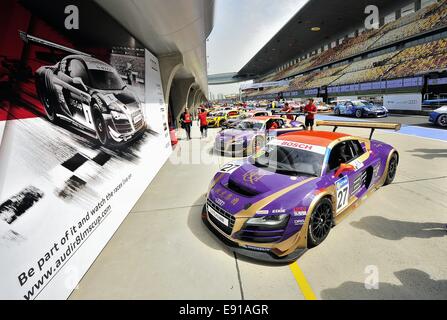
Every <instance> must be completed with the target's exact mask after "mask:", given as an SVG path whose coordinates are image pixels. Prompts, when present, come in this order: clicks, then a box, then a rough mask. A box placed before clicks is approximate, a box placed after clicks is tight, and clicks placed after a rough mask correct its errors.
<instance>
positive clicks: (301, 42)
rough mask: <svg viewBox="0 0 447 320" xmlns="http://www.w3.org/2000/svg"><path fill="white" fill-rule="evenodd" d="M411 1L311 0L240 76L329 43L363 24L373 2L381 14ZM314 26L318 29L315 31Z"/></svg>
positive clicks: (266, 69)
mask: <svg viewBox="0 0 447 320" xmlns="http://www.w3.org/2000/svg"><path fill="white" fill-rule="evenodd" d="M410 2H411V1H410V0H392V1H390V0H310V1H309V2H308V3H307V4H306V5H305V6H303V7H302V8H301V10H300V11H298V12H297V13H296V14H295V16H293V17H292V18H291V19H290V20H289V21H288V22H287V23H286V25H285V26H284V27H283V28H282V29H281V30H280V31H279V32H278V33H277V34H276V35H275V36H274V37H273V38H272V39H271V40H270V41H269V42H268V43H267V44H266V45H265V46H264V47H263V48H262V49H261V50H260V51H259V52H258V53H257V54H256V55H255V56H254V57H253V58H252V59H251V60H250V61H249V62H248V63H247V64H246V65H245V66H244V67H243V68H242V69H241V70H240V71H239V72H238V76H239V77H246V78H247V77H248V78H255V77H257V76H261V75H263V74H266V73H267V72H269V71H272V70H273V69H275V68H276V67H278V66H280V65H281V64H283V63H286V62H288V61H290V60H292V59H295V58H297V57H300V56H303V55H305V54H307V52H308V51H309V50H313V49H315V48H318V47H321V46H323V45H324V44H328V43H329V42H330V41H332V40H333V39H334V37H335V36H338V35H340V34H343V33H344V32H346V34H348V33H350V31H352V30H353V29H354V28H358V27H360V26H362V25H364V21H365V19H366V17H367V15H366V14H365V8H366V7H367V6H368V5H375V6H377V7H378V8H379V13H380V15H381V17H383V16H384V15H386V14H388V13H389V12H391V11H393V10H396V9H398V8H401V7H403V6H404V5H406V4H409V3H410ZM313 27H318V28H320V31H318V32H315V31H312V30H311V29H312V28H313Z"/></svg>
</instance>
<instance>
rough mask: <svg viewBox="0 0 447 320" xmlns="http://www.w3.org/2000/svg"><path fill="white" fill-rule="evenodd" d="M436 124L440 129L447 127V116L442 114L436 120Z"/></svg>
mask: <svg viewBox="0 0 447 320" xmlns="http://www.w3.org/2000/svg"><path fill="white" fill-rule="evenodd" d="M436 123H437V124H438V126H440V127H447V114H441V115H440V116H439V117H438V119H437V120H436Z"/></svg>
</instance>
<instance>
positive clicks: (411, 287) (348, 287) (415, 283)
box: [321, 269, 447, 300]
mask: <svg viewBox="0 0 447 320" xmlns="http://www.w3.org/2000/svg"><path fill="white" fill-rule="evenodd" d="M394 275H395V276H396V278H397V279H398V280H399V281H400V283H401V284H399V285H396V284H391V283H386V282H380V283H379V288H378V289H366V288H365V284H364V283H361V282H352V281H349V282H345V283H343V284H341V285H340V286H339V287H337V288H331V289H325V290H323V291H322V292H321V298H322V299H325V300H326V299H327V300H331V299H358V300H396V299H403V300H411V299H430V300H444V299H446V297H447V280H433V279H431V278H430V275H429V274H427V273H425V272H423V271H421V270H417V269H405V270H401V271H398V272H395V273H394Z"/></svg>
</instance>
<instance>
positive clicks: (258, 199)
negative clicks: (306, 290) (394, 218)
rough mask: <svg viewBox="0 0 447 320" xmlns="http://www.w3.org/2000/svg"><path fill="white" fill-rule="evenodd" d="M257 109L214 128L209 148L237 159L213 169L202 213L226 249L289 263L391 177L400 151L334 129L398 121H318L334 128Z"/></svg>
mask: <svg viewBox="0 0 447 320" xmlns="http://www.w3.org/2000/svg"><path fill="white" fill-rule="evenodd" d="M227 111H230V110H227ZM219 112H223V111H219ZM230 112H231V111H230ZM230 112H228V113H230ZM258 112H266V111H265V110H264V111H252V112H250V113H248V115H247V117H246V118H244V119H242V120H240V121H239V122H238V123H237V124H236V125H234V126H232V127H231V128H228V129H224V128H223V129H222V131H221V132H219V133H218V134H217V136H216V139H215V143H214V149H215V151H217V152H219V153H221V154H230V155H231V156H242V157H243V158H242V159H238V160H234V161H232V162H230V163H227V164H226V165H224V166H223V167H222V168H221V169H220V170H219V171H218V172H217V173H216V174H215V176H214V178H213V180H212V181H211V184H210V187H209V190H208V193H207V200H206V204H205V205H204V207H203V211H202V220H203V222H204V223H205V225H206V226H207V227H208V228H209V230H210V231H211V232H212V233H213V234H214V235H215V236H216V237H217V238H218V239H220V240H221V241H222V242H223V243H224V244H225V245H226V246H227V247H229V248H230V249H231V250H233V251H235V252H237V253H240V254H242V255H245V256H248V257H251V258H254V259H257V260H262V261H269V262H280V263H287V262H290V261H294V260H296V259H297V258H298V257H299V256H300V255H302V254H303V253H304V252H305V251H306V250H307V249H308V248H312V247H315V246H317V245H319V244H320V243H321V242H323V241H324V240H325V239H326V238H327V236H328V234H329V232H330V230H331V228H332V227H333V226H334V225H335V224H337V223H339V222H340V221H341V220H342V219H343V218H344V217H345V216H346V215H347V214H348V213H349V212H351V211H352V210H353V209H354V208H355V207H356V206H358V204H359V203H360V202H361V200H362V199H365V198H366V197H367V196H368V195H369V194H370V193H372V192H374V191H375V190H377V189H378V188H379V187H381V186H383V185H387V184H390V183H391V182H392V181H393V179H394V177H395V176H396V170H397V165H398V162H399V154H398V152H397V150H395V149H394V148H393V147H392V146H390V145H387V144H385V143H383V142H379V141H376V140H371V137H370V138H369V139H368V138H362V137H356V136H351V135H347V134H343V133H338V132H335V130H336V129H337V128H339V127H360V128H368V129H371V130H372V132H373V131H374V130H375V129H392V130H399V129H400V125H399V124H390V123H377V122H353V121H350V122H343V121H317V126H332V127H334V128H335V130H334V132H328V131H307V130H305V127H304V125H303V123H301V122H300V121H298V120H297V117H298V116H299V115H301V114H300V113H299V112H295V113H289V114H283V116H285V117H286V118H282V117H281V116H279V115H264V114H262V115H259V114H258ZM290 115H292V116H294V120H292V119H290V118H291V117H289V116H290ZM235 116H236V114H235V113H234V115H233V113H231V114H230V116H229V117H235ZM232 119H236V118H232ZM229 120H230V119H226V120H225V121H229ZM222 126H224V123H222ZM371 136H372V133H371Z"/></svg>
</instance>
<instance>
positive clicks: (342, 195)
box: [335, 177, 349, 212]
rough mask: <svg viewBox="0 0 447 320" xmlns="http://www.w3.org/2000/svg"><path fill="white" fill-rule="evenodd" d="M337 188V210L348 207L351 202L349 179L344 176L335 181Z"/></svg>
mask: <svg viewBox="0 0 447 320" xmlns="http://www.w3.org/2000/svg"><path fill="white" fill-rule="evenodd" d="M335 190H336V193H337V212H340V211H341V210H343V209H344V208H346V207H347V205H348V203H349V179H348V177H343V178H341V179H340V180H338V181H336V182H335Z"/></svg>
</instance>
